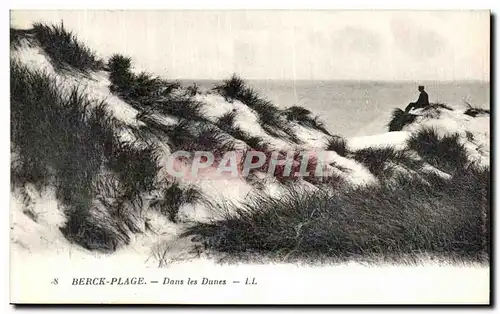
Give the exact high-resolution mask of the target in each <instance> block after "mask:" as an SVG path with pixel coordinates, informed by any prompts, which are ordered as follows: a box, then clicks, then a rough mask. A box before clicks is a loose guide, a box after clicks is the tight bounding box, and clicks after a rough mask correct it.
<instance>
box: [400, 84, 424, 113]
mask: <svg viewBox="0 0 500 314" xmlns="http://www.w3.org/2000/svg"><path fill="white" fill-rule="evenodd" d="M424 88H425V87H424V86H422V85H420V86H419V87H418V91H419V92H420V96H418V99H417V101H416V102H411V103H409V104H408V106H406V109H405V112H408V111H410V110H411V109H413V108H415V109H417V108H425V107H427V106H429V95H427V93H426V92H425V90H424Z"/></svg>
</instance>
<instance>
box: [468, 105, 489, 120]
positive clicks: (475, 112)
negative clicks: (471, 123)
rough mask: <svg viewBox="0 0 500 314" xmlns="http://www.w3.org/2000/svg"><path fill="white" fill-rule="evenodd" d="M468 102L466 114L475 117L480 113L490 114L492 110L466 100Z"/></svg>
mask: <svg viewBox="0 0 500 314" xmlns="http://www.w3.org/2000/svg"><path fill="white" fill-rule="evenodd" d="M466 104H467V107H468V108H467V110H465V111H464V114H466V115H468V116H471V117H473V118H475V117H477V116H478V115H485V114H487V115H489V114H490V111H489V110H488V109H484V108H481V107H477V106H473V105H471V104H469V103H468V102H466Z"/></svg>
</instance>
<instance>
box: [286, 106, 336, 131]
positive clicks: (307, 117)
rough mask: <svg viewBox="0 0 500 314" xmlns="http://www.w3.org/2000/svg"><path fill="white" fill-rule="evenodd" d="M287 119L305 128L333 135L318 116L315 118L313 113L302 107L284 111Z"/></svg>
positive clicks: (289, 108) (292, 107)
mask: <svg viewBox="0 0 500 314" xmlns="http://www.w3.org/2000/svg"><path fill="white" fill-rule="evenodd" d="M283 114H284V115H285V117H286V119H287V120H288V121H295V122H297V123H298V124H300V125H302V126H305V127H307V128H311V129H315V130H318V131H321V132H323V133H325V134H326V135H331V134H330V132H328V130H327V129H326V127H325V124H324V123H323V122H322V121H321V120H320V118H319V117H318V116H315V117H313V116H312V112H311V111H310V110H308V109H306V108H304V107H301V106H291V107H288V108H287V109H285V110H284V111H283Z"/></svg>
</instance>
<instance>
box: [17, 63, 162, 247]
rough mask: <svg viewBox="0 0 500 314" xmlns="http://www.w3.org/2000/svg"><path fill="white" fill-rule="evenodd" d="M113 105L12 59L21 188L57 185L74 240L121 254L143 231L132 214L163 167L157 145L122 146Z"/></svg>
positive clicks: (65, 230) (69, 235)
mask: <svg viewBox="0 0 500 314" xmlns="http://www.w3.org/2000/svg"><path fill="white" fill-rule="evenodd" d="M105 107H106V104H105V103H103V102H101V103H95V102H94V101H92V100H90V99H88V98H87V97H86V96H85V95H84V94H82V93H81V92H80V91H79V90H78V88H73V89H72V90H71V91H70V92H69V94H66V93H64V92H63V88H62V87H61V86H59V85H58V83H57V82H56V80H55V79H54V78H53V77H51V76H50V75H48V74H46V73H45V72H43V71H33V70H30V69H28V68H27V67H26V66H24V65H21V64H19V63H18V62H17V61H11V134H12V138H11V141H12V142H11V143H12V150H13V152H14V153H15V154H16V158H15V162H13V164H12V169H11V172H12V175H11V180H12V185H13V187H21V188H22V187H23V186H24V185H25V184H27V183H31V184H34V185H35V186H36V187H37V188H38V189H39V190H41V189H43V188H45V187H47V186H53V187H54V188H55V190H56V197H57V199H58V200H59V201H60V202H61V203H62V204H63V205H64V206H65V210H64V212H65V214H66V217H67V223H66V225H65V226H64V227H62V228H61V231H62V232H63V234H64V235H65V236H66V238H68V240H70V241H73V242H76V243H77V244H79V245H81V246H83V247H85V248H87V249H99V250H114V249H116V248H117V247H118V246H119V245H121V244H126V243H128V241H129V236H128V233H129V232H137V231H138V230H140V229H139V228H138V227H137V226H134V224H133V223H131V220H130V217H129V216H130V215H131V214H134V213H132V212H130V209H131V208H134V207H135V208H137V207H142V206H141V205H142V204H141V197H140V194H141V193H142V192H148V191H151V190H152V189H154V187H155V182H156V179H157V172H158V170H159V167H158V165H157V158H158V155H157V153H156V148H155V147H153V146H141V145H139V144H138V143H124V142H122V141H120V140H119V138H118V134H117V131H119V130H120V128H121V126H120V125H119V123H117V122H116V121H114V120H113V118H112V117H111V115H110V114H109V113H108V112H107V111H106V109H105ZM104 169H108V170H109V171H110V173H108V174H106V175H104V173H103V171H105V170H104ZM96 201H100V202H101V204H103V205H104V207H105V209H104V211H102V210H101V211H99V209H97V208H96V207H95V206H96ZM127 204H128V205H127Z"/></svg>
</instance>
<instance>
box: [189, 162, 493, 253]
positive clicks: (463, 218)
mask: <svg viewBox="0 0 500 314" xmlns="http://www.w3.org/2000/svg"><path fill="white" fill-rule="evenodd" d="M462 170H463V171H461V172H460V173H457V174H456V175H454V176H453V177H452V178H451V179H450V180H445V179H442V178H440V177H438V176H437V175H432V174H429V175H426V176H425V177H421V176H411V177H410V176H399V177H397V182H396V183H389V182H382V184H381V186H368V187H366V186H365V187H359V188H347V187H346V188H345V189H344V190H342V191H337V192H335V191H332V190H330V189H327V190H324V189H321V190H319V191H305V190H300V189H298V188H296V187H294V186H293V185H292V186H291V187H290V190H289V192H287V193H286V194H285V195H283V196H280V197H279V198H272V197H269V196H259V197H256V198H253V199H251V200H249V201H248V203H247V204H245V205H242V206H235V205H232V206H229V207H227V206H226V207H224V206H221V207H219V208H218V209H219V210H220V211H221V212H222V213H224V215H225V217H224V219H222V220H218V221H212V222H209V223H198V224H196V225H194V226H192V227H190V228H189V229H188V230H187V232H186V233H185V234H184V236H190V235H198V236H201V237H202V239H203V242H204V244H205V246H206V247H207V248H208V249H211V250H215V251H218V252H221V253H225V254H224V255H225V257H227V258H229V259H234V258H236V259H238V260H241V259H243V260H255V259H257V260H259V259H260V260H262V258H270V259H271V260H272V261H287V262H288V261H304V260H308V261H311V262H317V261H329V262H331V261H332V260H333V261H339V262H341V261H348V260H353V259H354V260H364V261H380V260H386V261H393V262H409V263H411V262H412V261H415V262H416V261H417V260H418V258H419V256H421V255H422V254H428V255H430V256H431V257H433V258H437V259H446V260H452V261H479V262H483V263H486V262H487V261H488V258H489V251H488V248H489V232H490V229H489V228H490V222H489V210H490V208H489V186H490V185H489V178H490V174H489V170H488V169H483V168H479V167H477V166H472V165H471V166H468V167H466V168H463V169H462Z"/></svg>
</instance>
